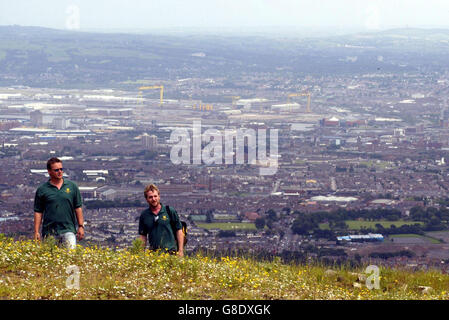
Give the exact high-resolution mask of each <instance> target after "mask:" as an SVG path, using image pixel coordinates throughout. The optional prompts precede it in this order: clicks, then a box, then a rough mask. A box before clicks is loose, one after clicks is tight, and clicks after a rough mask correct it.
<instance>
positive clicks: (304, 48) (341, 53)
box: [0, 26, 449, 87]
mask: <svg viewBox="0 0 449 320" xmlns="http://www.w3.org/2000/svg"><path fill="white" fill-rule="evenodd" d="M448 53H449V30H445V29H434V30H427V29H396V30H388V31H382V32H375V33H358V34H351V35H347V36H333V37H319V38H304V37H297V38H296V37H293V36H292V35H289V36H282V35H280V36H277V37H276V36H273V35H267V36H266V37H265V36H249V35H245V34H244V33H242V34H241V35H235V36H230V35H211V34H208V35H201V34H190V35H173V34H171V35H162V34H119V33H117V34H109V33H86V32H74V31H66V30H54V29H48V28H39V27H21V26H1V27H0V85H2V86H8V85H29V86H41V87H86V86H99V87H101V86H112V87H115V86H123V85H126V84H123V82H126V81H135V80H139V79H176V78H187V77H201V78H206V77H226V78H229V79H238V78H240V77H241V76H243V75H248V74H249V75H260V74H266V73H270V74H284V75H285V74H287V73H289V74H292V75H293V76H303V75H306V74H341V73H349V74H352V73H371V72H379V71H381V72H404V71H407V72H413V71H424V72H425V71H432V70H438V71H441V70H445V69H447V68H448V59H447V55H448ZM134 87H135V86H134Z"/></svg>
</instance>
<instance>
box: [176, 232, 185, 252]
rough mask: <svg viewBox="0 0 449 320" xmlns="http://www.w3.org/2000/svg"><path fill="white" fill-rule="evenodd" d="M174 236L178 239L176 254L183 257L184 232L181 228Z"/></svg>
mask: <svg viewBox="0 0 449 320" xmlns="http://www.w3.org/2000/svg"><path fill="white" fill-rule="evenodd" d="M176 238H177V240H178V256H180V257H184V233H183V232H182V229H179V230H177V231H176Z"/></svg>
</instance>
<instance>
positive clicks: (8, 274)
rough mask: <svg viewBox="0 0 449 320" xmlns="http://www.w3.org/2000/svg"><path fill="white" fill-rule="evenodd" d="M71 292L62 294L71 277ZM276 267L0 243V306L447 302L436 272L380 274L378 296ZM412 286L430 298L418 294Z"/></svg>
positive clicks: (312, 272) (346, 275)
mask: <svg viewBox="0 0 449 320" xmlns="http://www.w3.org/2000/svg"><path fill="white" fill-rule="evenodd" d="M71 266H75V269H76V270H79V287H78V288H74V287H73V286H70V285H68V284H70V281H69V280H70V279H71V280H73V279H74V277H75V276H77V275H78V274H73V273H70V272H69V270H73V269H71V268H70V267H71ZM327 269H328V267H324V266H321V265H316V264H303V265H295V264H284V263H282V261H281V260H280V259H273V260H271V261H268V260H267V261H257V260H255V259H253V258H251V257H229V256H225V257H212V256H207V255H204V254H201V253H198V254H195V255H193V256H186V257H184V258H180V257H177V256H173V255H169V254H166V253H164V252H150V251H148V250H143V249H141V247H139V243H138V242H136V243H134V244H133V246H132V247H131V248H129V249H122V250H118V249H117V250H114V249H110V248H103V247H99V246H89V247H82V246H77V247H76V249H73V250H67V249H65V248H60V247H58V246H57V245H56V244H55V242H54V241H53V242H52V241H45V242H43V243H37V242H34V241H31V240H24V241H14V240H13V239H10V238H6V237H4V236H2V235H0V299H186V300H190V299H195V300H196V299H264V300H265V299H447V298H449V295H448V293H447V292H446V291H447V288H449V276H448V275H445V274H442V273H440V272H439V271H435V270H431V271H427V272H421V271H420V272H411V271H407V270H395V269H386V268H380V279H379V284H380V288H379V289H372V290H370V289H369V288H368V287H367V286H366V283H365V281H363V280H360V279H359V278H360V275H361V274H362V275H363V274H364V269H363V268H361V269H351V268H350V267H349V266H340V267H336V268H333V270H334V271H335V273H333V272H332V273H330V272H328V271H327ZM354 283H356V284H357V285H356V286H354ZM420 286H430V287H432V288H433V290H431V291H429V292H428V293H423V292H422V290H421V289H420V288H419V287H420Z"/></svg>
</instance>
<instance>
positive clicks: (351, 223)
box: [319, 220, 423, 230]
mask: <svg viewBox="0 0 449 320" xmlns="http://www.w3.org/2000/svg"><path fill="white" fill-rule="evenodd" d="M345 223H346V224H347V225H348V227H349V229H351V230H360V229H361V228H362V227H365V228H376V224H381V225H382V226H383V227H384V228H391V226H392V225H395V226H396V228H398V227H400V226H403V225H405V224H408V225H413V224H415V223H419V224H423V223H422V222H421V221H406V220H398V221H388V220H375V221H358V220H346V221H345ZM319 226H320V229H323V230H329V223H320V224H319Z"/></svg>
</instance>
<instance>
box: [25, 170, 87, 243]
mask: <svg viewBox="0 0 449 320" xmlns="http://www.w3.org/2000/svg"><path fill="white" fill-rule="evenodd" d="M82 205H83V203H82V200H81V194H80V191H79V189H78V186H77V185H76V184H75V183H74V182H72V181H70V180H67V179H64V181H63V184H62V187H61V189H59V190H58V188H56V187H55V186H54V185H52V184H51V183H50V180H49V181H47V182H45V183H42V184H41V185H40V186H39V187H38V188H37V190H36V195H35V197H34V211H35V212H40V213H42V214H43V222H42V236H47V235H51V234H53V235H59V234H63V233H65V232H73V233H76V225H77V219H76V215H75V209H76V208H79V207H81V206H82Z"/></svg>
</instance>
